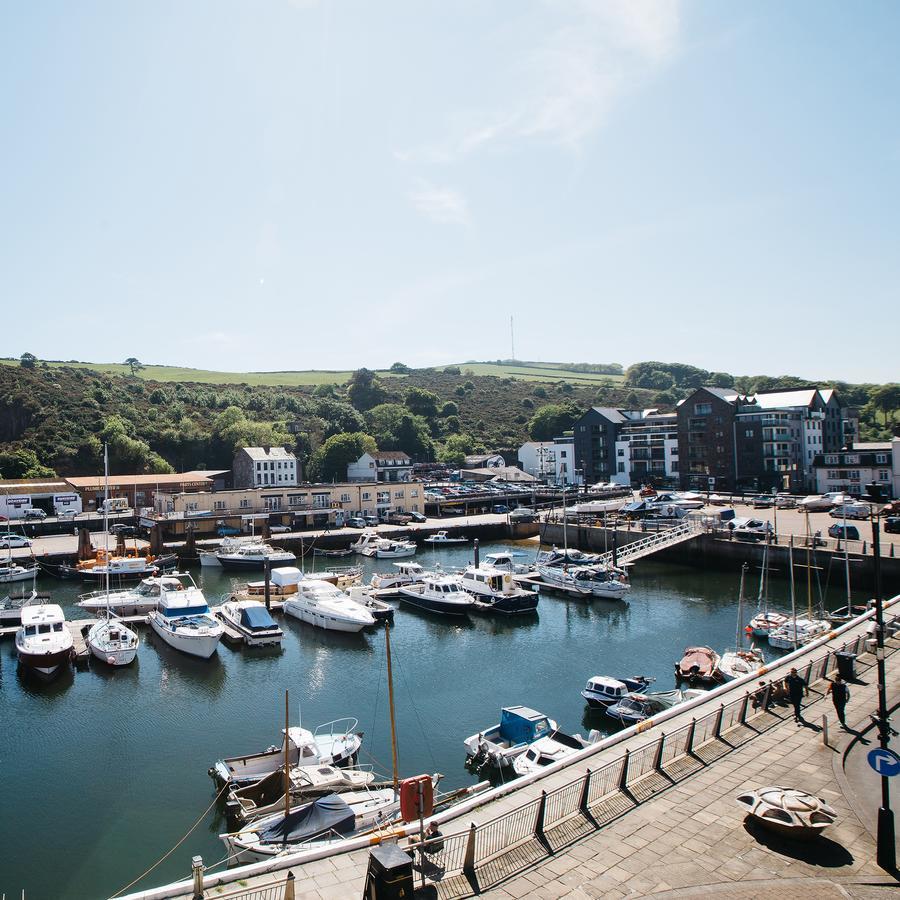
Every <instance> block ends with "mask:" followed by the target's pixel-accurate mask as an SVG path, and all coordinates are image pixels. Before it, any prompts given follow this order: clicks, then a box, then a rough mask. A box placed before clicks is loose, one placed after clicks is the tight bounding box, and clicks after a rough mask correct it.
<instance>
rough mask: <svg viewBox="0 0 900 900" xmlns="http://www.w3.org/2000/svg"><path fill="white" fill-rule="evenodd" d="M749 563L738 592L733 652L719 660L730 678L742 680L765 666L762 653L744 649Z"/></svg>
mask: <svg viewBox="0 0 900 900" xmlns="http://www.w3.org/2000/svg"><path fill="white" fill-rule="evenodd" d="M747 569H748V566H747V563H744V565H743V566H742V567H741V586H740V589H739V591H738V612H737V629H736V630H735V636H734V643H735V648H734V649H733V650H726V651H725V652H724V653H723V654H722V658H721V659H720V660H719V669H720V670H721V672H722V674H723V675H725V676H727V677H728V678H742V677H743V676H744V675H749V674H750V673H751V672H755V671H757V669H759V667H760V666H763V665H765V662H766V660H765V658H764V657H763V654H762V651H761V650H759V649H758V648H757V647H753V646H751V647H749V648H747V649H745V648H744V631H743V627H742V626H743V622H744V579H745V578H746V576H747Z"/></svg>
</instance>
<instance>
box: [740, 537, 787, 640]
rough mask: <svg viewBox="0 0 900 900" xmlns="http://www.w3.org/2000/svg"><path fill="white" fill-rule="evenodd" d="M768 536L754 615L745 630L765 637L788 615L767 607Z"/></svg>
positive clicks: (783, 623)
mask: <svg viewBox="0 0 900 900" xmlns="http://www.w3.org/2000/svg"><path fill="white" fill-rule="evenodd" d="M769 540H770V538H769V536H768V535H766V543H765V546H764V547H763V559H762V569H761V570H760V573H759V593H758V594H757V596H756V615H755V616H754V617H753V618H752V619H751V620H750V624H749V625H748V626H747V630H748V631H750V632H751V633H752V634H753V636H754V637H762V638H767V637H768V636H769V635H770V634H771V633H772V632H773V631H775V630H777V629H778V628H781V626H782V625H785V624H786V623H787V620H788V617H787V616H786V615H784V614H783V613H780V612H775V610H770V609H769Z"/></svg>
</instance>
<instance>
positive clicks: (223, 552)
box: [216, 540, 297, 571]
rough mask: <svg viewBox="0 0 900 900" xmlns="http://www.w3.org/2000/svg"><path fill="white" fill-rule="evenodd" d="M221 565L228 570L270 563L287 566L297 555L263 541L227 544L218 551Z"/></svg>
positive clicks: (217, 555) (255, 567)
mask: <svg viewBox="0 0 900 900" xmlns="http://www.w3.org/2000/svg"><path fill="white" fill-rule="evenodd" d="M216 559H218V561H219V565H221V566H222V568H223V569H226V570H236V571H241V570H247V569H250V570H253V569H257V570H259V569H264V568H265V567H266V564H267V563H268V565H269V566H271V567H273V568H274V567H278V566H287V565H290V564H291V563H292V562H294V561H295V560H296V559H297V557H296V556H295V555H294V554H293V553H291V552H290V551H289V550H282V549H280V548H278V549H276V548H275V547H272V546H271V545H269V544H266V543H264V542H263V541H258V540H254V541H250V542H247V543H240V544H236V545H225V544H223V546H222V547H221V548H220V549H219V550H217V551H216Z"/></svg>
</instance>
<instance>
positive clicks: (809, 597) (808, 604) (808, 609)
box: [795, 509, 813, 637]
mask: <svg viewBox="0 0 900 900" xmlns="http://www.w3.org/2000/svg"><path fill="white" fill-rule="evenodd" d="M811 543H812V535H811V534H810V531H809V510H808V509H807V510H806V616H807V618H809V619H811V618H812V615H813V611H812V547H811V546H810V545H811ZM795 630H796V629H795ZM795 637H796V635H795Z"/></svg>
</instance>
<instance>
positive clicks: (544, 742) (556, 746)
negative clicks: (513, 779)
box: [513, 730, 600, 775]
mask: <svg viewBox="0 0 900 900" xmlns="http://www.w3.org/2000/svg"><path fill="white" fill-rule="evenodd" d="M599 739H600V735H599V733H598V732H596V731H591V733H590V735H589V737H588V739H587V740H585V739H584V738H583V737H582V736H581V735H580V734H575V735H571V734H565V733H564V732H562V731H559V730H554V731H551V732H550V734H548V735H546V737H542V738H539V739H538V740H536V741H535V742H534V743H533V744H531V745H530V746H529V747H528V748H527V749H526V751H525V752H524V753H523V754H522V755H521V756H518V757H516V759H515V760H514V761H513V770H514V771H515V773H516V775H530V774H531V773H532V772H539V771H540V770H541V769H542V768H544V766H549V765H552V764H553V763H555V762H559V761H560V760H561V759H565V758H566V757H567V756H571V755H572V754H573V753H577V752H578V751H579V750H583V749H584V748H585V747H587V746H589V745H590V744H594V743H596V742H597V741H598V740H599Z"/></svg>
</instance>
